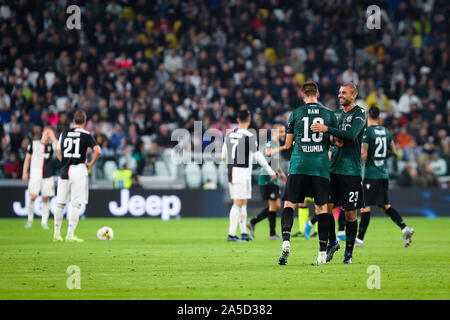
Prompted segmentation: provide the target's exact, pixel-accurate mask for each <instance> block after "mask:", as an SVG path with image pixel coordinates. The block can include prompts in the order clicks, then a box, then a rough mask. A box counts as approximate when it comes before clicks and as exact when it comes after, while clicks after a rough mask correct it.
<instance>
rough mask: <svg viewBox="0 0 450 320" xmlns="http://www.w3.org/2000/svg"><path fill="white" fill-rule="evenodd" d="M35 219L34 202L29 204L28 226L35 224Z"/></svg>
mask: <svg viewBox="0 0 450 320" xmlns="http://www.w3.org/2000/svg"><path fill="white" fill-rule="evenodd" d="M33 218H34V200H33V201H31V200H30V201H29V202H28V224H33Z"/></svg>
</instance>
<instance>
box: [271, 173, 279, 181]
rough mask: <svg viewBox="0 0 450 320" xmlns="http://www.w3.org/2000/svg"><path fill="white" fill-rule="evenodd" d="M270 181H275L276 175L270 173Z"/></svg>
mask: <svg viewBox="0 0 450 320" xmlns="http://www.w3.org/2000/svg"><path fill="white" fill-rule="evenodd" d="M270 180H272V181H275V180H277V174H276V173H272V174H271V175H270Z"/></svg>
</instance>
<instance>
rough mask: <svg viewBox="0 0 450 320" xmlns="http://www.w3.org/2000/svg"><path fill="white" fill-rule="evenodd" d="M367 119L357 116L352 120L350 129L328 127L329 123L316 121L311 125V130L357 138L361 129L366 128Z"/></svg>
mask: <svg viewBox="0 0 450 320" xmlns="http://www.w3.org/2000/svg"><path fill="white" fill-rule="evenodd" d="M365 124H366V121H365V120H364V119H363V118H362V117H361V116H358V117H355V118H354V119H353V120H352V123H351V126H350V130H341V129H338V128H333V127H328V126H327V125H324V124H321V123H314V124H312V125H311V130H312V131H313V132H329V133H330V134H331V135H333V136H334V137H338V138H341V139H344V140H345V139H347V140H352V141H354V140H356V138H357V137H358V135H359V133H360V132H361V130H362V129H363V128H364V125H365Z"/></svg>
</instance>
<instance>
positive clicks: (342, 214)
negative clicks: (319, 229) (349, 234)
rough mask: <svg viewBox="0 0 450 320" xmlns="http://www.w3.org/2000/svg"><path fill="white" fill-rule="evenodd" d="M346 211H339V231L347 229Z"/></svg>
mask: <svg viewBox="0 0 450 320" xmlns="http://www.w3.org/2000/svg"><path fill="white" fill-rule="evenodd" d="M346 222H347V221H345V211H344V210H342V209H340V211H339V220H338V231H344V230H345V223H346Z"/></svg>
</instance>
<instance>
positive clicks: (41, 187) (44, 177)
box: [22, 126, 58, 230]
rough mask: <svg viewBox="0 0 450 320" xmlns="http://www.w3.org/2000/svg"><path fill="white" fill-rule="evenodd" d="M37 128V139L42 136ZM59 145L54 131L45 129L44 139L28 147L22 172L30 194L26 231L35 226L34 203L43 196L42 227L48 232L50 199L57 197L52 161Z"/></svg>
mask: <svg viewBox="0 0 450 320" xmlns="http://www.w3.org/2000/svg"><path fill="white" fill-rule="evenodd" d="M37 128H39V132H36V133H37V134H36V135H35V137H36V138H37V137H39V136H40V127H38V126H37ZM57 143H58V141H57V140H56V138H55V134H54V133H53V129H51V128H45V129H44V131H43V133H42V137H40V139H34V140H32V141H31V142H30V144H29V145H28V148H27V154H26V156H25V161H24V164H23V171H22V180H23V181H25V182H28V194H29V201H28V220H27V223H26V225H25V228H26V229H30V228H31V226H32V224H33V219H34V201H35V200H36V198H37V197H38V195H39V194H41V196H42V202H43V208H42V220H41V227H42V228H43V229H45V230H48V226H47V221H48V217H49V215H50V197H52V196H54V195H55V186H54V181H53V174H54V172H53V171H54V170H53V166H52V163H51V159H52V155H53V150H54V147H55V146H56V145H57ZM28 171H29V173H28Z"/></svg>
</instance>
